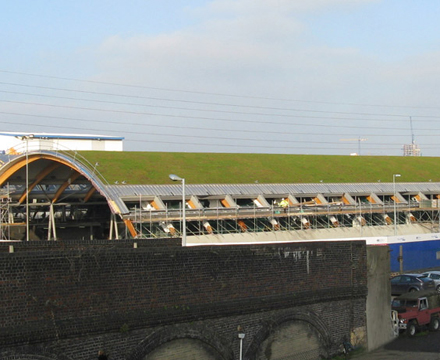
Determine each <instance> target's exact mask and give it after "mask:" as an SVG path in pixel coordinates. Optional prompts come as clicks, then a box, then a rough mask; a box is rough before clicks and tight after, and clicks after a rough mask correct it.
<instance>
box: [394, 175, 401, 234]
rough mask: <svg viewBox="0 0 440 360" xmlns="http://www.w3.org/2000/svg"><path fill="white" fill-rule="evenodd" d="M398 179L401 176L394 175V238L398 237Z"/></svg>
mask: <svg viewBox="0 0 440 360" xmlns="http://www.w3.org/2000/svg"><path fill="white" fill-rule="evenodd" d="M396 177H400V174H393V192H394V236H396V235H397V222H396V221H397V208H396V203H397V196H396Z"/></svg>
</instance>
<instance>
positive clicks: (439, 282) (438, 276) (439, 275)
mask: <svg viewBox="0 0 440 360" xmlns="http://www.w3.org/2000/svg"><path fill="white" fill-rule="evenodd" d="M423 275H426V276H427V277H429V278H431V279H432V280H434V284H435V289H436V290H437V291H438V292H440V271H427V272H424V273H423Z"/></svg>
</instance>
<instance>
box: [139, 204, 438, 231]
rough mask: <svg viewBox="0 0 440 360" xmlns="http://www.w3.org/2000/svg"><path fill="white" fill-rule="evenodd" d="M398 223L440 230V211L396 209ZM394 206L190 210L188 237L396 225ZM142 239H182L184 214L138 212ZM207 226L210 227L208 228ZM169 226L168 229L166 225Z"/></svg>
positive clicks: (187, 214)
mask: <svg viewBox="0 0 440 360" xmlns="http://www.w3.org/2000/svg"><path fill="white" fill-rule="evenodd" d="M396 214H397V219H396V224H397V225H402V224H416V223H417V224H423V225H424V226H426V227H428V228H429V229H430V230H431V231H433V232H435V231H440V230H439V229H440V217H439V208H432V207H431V208H429V207H413V206H407V205H397V206H396ZM393 218H394V206H393V205H380V206H365V205H364V206H362V205H360V206H338V207H334V206H326V207H314V208H297V209H288V210H287V211H286V212H284V211H283V209H280V208H270V209H269V208H265V209H262V208H252V209H249V208H246V209H226V210H225V209H215V210H213V209H200V210H199V209H197V210H193V209H190V210H188V211H187V213H186V232H187V235H188V236H191V235H195V236H200V235H209V234H219V235H222V234H234V233H243V232H269V231H298V230H308V229H310V230H317V229H331V228H359V229H360V230H361V229H362V228H365V227H374V226H384V225H385V226H394V220H393ZM131 220H132V222H133V224H134V226H135V228H136V231H137V232H138V237H142V238H160V237H181V236H182V221H181V211H179V210H164V211H147V210H142V211H139V210H138V212H137V215H136V216H135V218H132V219H131ZM207 224H208V225H209V226H207ZM165 225H167V226H165Z"/></svg>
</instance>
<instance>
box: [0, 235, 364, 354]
mask: <svg viewBox="0 0 440 360" xmlns="http://www.w3.org/2000/svg"><path fill="white" fill-rule="evenodd" d="M9 245H10V244H7V243H0V315H1V316H0V347H1V349H3V351H6V350H7V351H16V352H17V351H18V352H21V353H35V352H38V351H40V350H41V349H42V348H44V349H45V351H47V349H48V348H50V349H52V350H53V352H55V353H57V354H63V356H68V357H67V358H72V359H89V358H93V354H94V353H95V350H96V351H97V349H98V348H100V347H103V346H106V347H107V348H111V347H114V349H113V353H114V354H116V353H117V354H118V355H117V356H116V357H113V358H112V359H116V358H118V359H123V358H127V359H128V358H131V359H136V358H139V359H142V358H143V356H144V355H145V354H146V353H148V352H149V351H151V350H152V349H153V348H154V347H155V346H157V345H158V344H161V343H163V341H164V340H163V339H162V340H161V337H160V336H156V335H155V334H157V333H158V329H161V332H160V333H161V334H168V335H169V334H170V333H173V331H174V332H176V336H177V333H179V331H180V332H181V333H182V332H184V331H195V333H198V334H200V336H209V334H212V336H211V340H206V339H205V340H206V341H211V342H212V343H215V342H217V343H216V344H214V345H213V346H215V347H216V348H217V349H223V350H219V351H224V353H225V354H226V355H224V358H228V356H229V357H230V358H234V356H235V354H234V353H236V351H237V349H236V348H237V346H238V344H237V340H236V333H237V330H236V329H237V326H238V325H240V326H243V327H245V328H246V329H247V330H246V331H247V332H248V335H247V338H246V342H247V346H246V351H247V352H248V353H249V354H255V353H256V352H257V351H258V343H259V342H260V341H262V340H263V339H264V338H265V337H267V335H268V333H269V332H270V330H268V329H265V326H264V325H262V324H263V323H264V321H263V320H264V319H272V320H271V321H273V319H274V318H276V319H278V320H277V321H278V322H279V323H282V322H283V321H285V320H289V319H290V320H294V319H295V318H301V317H302V316H303V315H301V314H307V313H310V314H313V316H311V317H310V318H311V319H312V318H313V317H316V319H317V320H316V322H317V324H314V325H316V326H318V327H321V328H324V330H323V334H324V335H325V341H326V342H327V344H326V345H327V346H328V348H329V349H330V351H333V350H334V349H335V348H336V346H338V345H339V344H340V343H341V342H342V339H343V338H344V337H348V336H349V335H350V332H351V331H352V330H353V329H355V328H359V327H363V326H365V297H366V285H367V284H366V281H367V280H366V247H365V243H363V242H350V241H343V242H318V243H296V244H282V245H258V246H257V245H252V246H222V247H194V248H181V247H180V243H179V241H174V240H169V239H168V240H155V241H150V240H148V241H147V240H142V241H137V248H135V247H134V246H133V241H128V240H127V241H125V240H118V241H58V242H28V243H26V242H24V243H14V244H13V245H14V252H13V253H10V252H9ZM300 309H302V310H300ZM292 314H293V315H292ZM295 314H296V315H295ZM295 316H296V317H295ZM283 319H284V320H283ZM267 321H268V320H267ZM307 321H308V320H307ZM310 321H314V320H313V319H312V320H310ZM196 324H197V326H196ZM189 325H190V326H189ZM208 325H209V331H208V330H206V331H202V330H200V329H202V328H203V327H207V326H208ZM176 326H182V327H183V328H181V329H180V330H179V329H177V331H176ZM266 328H267V327H266ZM163 329H168V330H163ZM194 329H195V330H194ZM197 329H198V330H197ZM207 329H208V327H207ZM330 329H331V331H330ZM164 331H165V332H164ZM231 334H232V335H231ZM161 336H162V337H164V336H165V335H161ZM165 337H166V336H165ZM196 337H197V336H196V335H194V334H193V336H192V338H196ZM167 338H168V339H169V336H168V337H167ZM253 338H255V341H254V342H253V341H252V340H253ZM109 339H112V340H111V341H110V340H109ZM145 339H150V340H149V341H145ZM222 339H223V340H222ZM225 339H228V340H225ZM79 344H80V345H79ZM38 349H40V350H38ZM228 349H229V350H228ZM230 349H234V350H233V353H228V351H231V350H230ZM332 349H333V350H332ZM8 354H9V353H8ZM228 354H229V355H228ZM5 356H6V355H4V356H3V358H6V357H5ZM60 356H61V355H60ZM11 359H12V357H11Z"/></svg>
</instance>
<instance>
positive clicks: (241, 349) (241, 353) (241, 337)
mask: <svg viewBox="0 0 440 360" xmlns="http://www.w3.org/2000/svg"><path fill="white" fill-rule="evenodd" d="M245 336H246V334H245V333H238V338H239V339H240V360H242V359H243V339H244V337H245Z"/></svg>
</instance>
